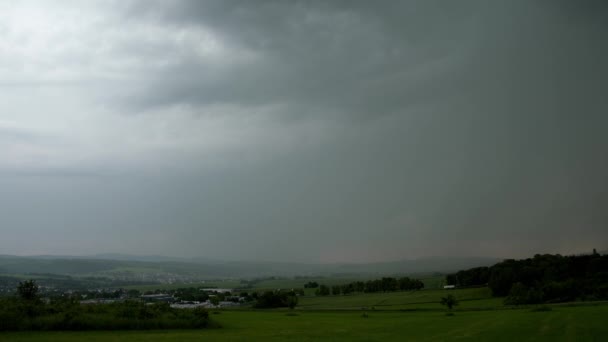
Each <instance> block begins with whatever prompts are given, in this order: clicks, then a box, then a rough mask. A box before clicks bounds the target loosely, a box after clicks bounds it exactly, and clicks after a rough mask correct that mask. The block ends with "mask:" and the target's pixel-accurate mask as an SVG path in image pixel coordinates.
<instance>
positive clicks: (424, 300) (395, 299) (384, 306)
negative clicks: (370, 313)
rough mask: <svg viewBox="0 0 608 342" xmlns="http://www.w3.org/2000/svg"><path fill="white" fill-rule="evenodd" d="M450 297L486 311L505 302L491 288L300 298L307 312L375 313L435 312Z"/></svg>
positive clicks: (465, 306)
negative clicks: (429, 310)
mask: <svg viewBox="0 0 608 342" xmlns="http://www.w3.org/2000/svg"><path fill="white" fill-rule="evenodd" d="M447 294H453V295H454V296H456V298H457V299H458V301H459V302H460V305H459V306H458V308H465V309H483V308H494V307H499V306H502V298H492V297H491V294H490V289H488V288H474V289H458V290H422V291H404V292H386V293H366V294H360V293H358V294H352V295H346V296H326V297H321V296H306V297H302V298H300V302H299V304H298V306H299V308H301V309H305V310H328V309H331V310H356V309H361V308H362V307H367V308H371V307H374V308H375V309H376V310H414V309H429V308H431V309H432V308H435V309H436V308H441V307H440V306H439V304H438V303H439V301H440V300H441V297H443V296H446V295H447Z"/></svg>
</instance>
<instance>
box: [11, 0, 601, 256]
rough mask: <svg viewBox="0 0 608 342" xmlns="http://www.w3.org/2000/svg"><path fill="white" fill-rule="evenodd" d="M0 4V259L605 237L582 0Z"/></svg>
mask: <svg viewBox="0 0 608 342" xmlns="http://www.w3.org/2000/svg"><path fill="white" fill-rule="evenodd" d="M0 13H1V14H0V36H2V39H1V40H0V156H1V157H0V174H1V175H2V177H1V178H0V189H2V191H0V204H1V208H2V209H0V217H2V219H1V221H0V224H1V226H2V235H3V239H2V240H1V241H2V242H0V249H2V251H3V253H18V254H32V253H61V254H70V253H74V254H86V253H94V252H123V253H124V252H130V253H137V254H142V253H150V254H167V255H179V256H208V257H216V258H227V259H245V258H250V259H272V260H296V261H323V262H330V261H373V260H387V259H397V258H405V257H416V256H429V255H478V256H481V255H487V256H499V257H508V256H526V255H529V254H533V253H542V252H561V253H573V252H581V251H586V250H590V249H591V248H593V247H596V248H598V249H602V248H606V247H608V246H605V245H603V246H601V245H598V243H599V242H601V241H608V236H607V234H608V229H606V227H607V224H608V215H607V214H606V213H605V212H606V211H605V210H604V208H605V206H606V204H607V203H608V197H607V193H608V181H607V180H606V177H605V175H606V174H608V157H607V155H606V153H605V150H606V147H608V137H607V136H606V134H605V132H604V131H605V127H608V118H607V117H606V115H605V113H606V112H607V110H608V100H607V99H608V98H607V97H606V96H605V94H604V93H605V92H604V91H603V89H604V88H605V86H604V84H603V83H604V82H605V80H606V79H607V77H608V66H607V63H606V62H605V61H606V60H608V44H606V38H605V37H606V36H607V35H606V33H608V27H607V24H606V21H605V20H604V19H605V18H606V16H607V15H608V6H606V5H605V4H604V3H603V2H601V1H578V2H576V3H572V2H566V1H564V2H560V1H555V2H545V1H509V2H501V1H496V2H487V1H465V2H458V3H454V2H449V1H409V2H402V1H395V2H388V1H387V2H384V3H382V4H373V5H372V4H371V3H369V2H367V1H345V2H341V1H335V2H330V3H325V2H314V1H313V2H310V1H302V2H300V1H294V2H282V1H260V2H249V1H203V2H201V1H175V2H165V1H159V2H154V1H127V2H124V1H116V2H112V1H110V2H87V3H80V2H69V1H65V2H59V3H57V4H54V5H52V6H51V5H49V4H41V3H38V2H27V1H24V2H19V3H6V4H2V5H0Z"/></svg>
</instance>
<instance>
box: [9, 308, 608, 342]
mask: <svg viewBox="0 0 608 342" xmlns="http://www.w3.org/2000/svg"><path fill="white" fill-rule="evenodd" d="M286 313H287V311H269V312H267V311H224V312H222V313H221V314H220V315H212V316H213V319H214V320H215V321H217V322H219V323H220V324H222V326H223V328H220V329H207V330H169V331H99V332H19V333H5V334H0V341H85V340H86V341H201V340H206V341H265V340H295V341H311V340H319V339H321V340H332V341H408V340H412V341H445V340H450V341H451V340H480V341H514V340H517V341H605V338H606V336H608V325H607V324H606V320H605V318H606V317H608V305H606V304H603V305H592V306H573V307H567V306H554V307H553V310H551V311H541V312H533V311H531V310H529V309H503V310H488V311H460V312H457V313H456V314H455V315H454V316H446V315H445V314H444V312H440V311H434V312H424V311H423V312H397V311H394V312H387V311H384V312H371V311H368V312H367V313H368V316H369V317H368V318H363V317H362V312H358V311H344V312H316V311H297V310H296V314H297V315H295V316H290V315H287V314H286Z"/></svg>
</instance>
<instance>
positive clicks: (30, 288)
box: [17, 280, 39, 301]
mask: <svg viewBox="0 0 608 342" xmlns="http://www.w3.org/2000/svg"><path fill="white" fill-rule="evenodd" d="M38 290H39V288H38V284H36V282H35V281H33V280H26V281H22V282H19V285H18V286H17V294H18V295H19V297H20V298H21V299H23V300H27V301H35V300H38V299H39V297H38Z"/></svg>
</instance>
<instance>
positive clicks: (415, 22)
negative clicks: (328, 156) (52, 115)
mask: <svg viewBox="0 0 608 342" xmlns="http://www.w3.org/2000/svg"><path fill="white" fill-rule="evenodd" d="M472 9H474V8H472V7H471V6H470V4H468V5H467V4H464V6H462V8H461V7H460V6H454V5H450V4H449V3H435V2H417V3H401V2H396V3H387V4H386V6H380V7H374V6H370V5H369V4H367V3H365V2H361V3H356V2H352V3H351V2H346V3H330V4H324V3H322V2H223V1H220V2H198V1H194V2H178V3H173V4H171V5H168V4H167V3H160V4H158V5H156V6H155V5H150V4H149V3H148V2H143V3H139V6H134V7H133V8H132V11H131V12H129V13H138V14H140V15H142V14H143V17H144V18H146V19H144V20H153V21H155V22H158V23H159V24H160V25H174V26H177V27H180V28H182V29H188V28H192V27H195V28H202V29H204V30H208V31H209V32H210V33H211V34H212V35H214V36H216V37H217V39H218V40H219V41H221V42H222V44H225V45H226V46H227V49H228V52H227V53H228V54H234V55H229V56H226V58H227V59H231V58H234V59H235V60H236V61H235V62H234V64H229V66H228V67H225V68H217V67H215V66H214V65H212V64H209V63H207V61H206V60H205V59H204V58H202V57H200V56H195V55H190V56H184V58H183V60H182V62H181V63H178V64H176V65H175V66H172V67H168V68H167V69H165V70H162V71H161V72H160V73H159V74H158V77H157V79H156V81H152V84H151V86H150V87H149V88H145V89H143V90H142V92H141V93H139V94H137V96H136V97H135V100H134V101H137V102H138V104H139V105H142V106H144V107H145V106H161V105H171V104H192V105H206V104H213V103H231V104H239V105H267V104H274V103H288V104H290V105H294V106H306V107H311V106H313V107H314V108H316V111H318V112H345V111H347V112H349V113H350V114H351V115H353V116H356V115H361V114H363V113H365V112H368V113H369V112H374V113H369V115H377V114H383V113H385V112H390V111H392V110H394V109H402V108H403V107H404V106H408V105H414V104H416V103H417V102H420V101H421V98H424V97H428V93H429V92H435V93H437V94H436V95H435V96H442V95H444V94H445V92H446V90H447V89H446V88H448V89H449V88H450V87H451V85H450V84H447V85H446V84H445V83H441V84H438V83H437V82H435V81H436V80H437V79H439V78H440V77H442V76H445V75H446V74H447V75H448V77H449V76H450V75H452V74H454V73H457V72H458V71H457V70H459V69H458V67H457V66H458V64H459V63H461V62H462V58H463V54H465V53H466V51H463V50H464V49H466V48H467V46H468V44H469V41H468V40H469V38H467V33H468V34H469V35H470V33H472V32H471V29H472V28H473V27H472V25H471V23H470V22H471V21H473V22H474V21H475V20H477V18H476V13H475V12H474V11H472ZM240 55H243V56H240ZM239 58H242V59H239ZM454 77H457V76H454ZM444 78H445V77H444ZM131 100H133V98H131Z"/></svg>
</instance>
